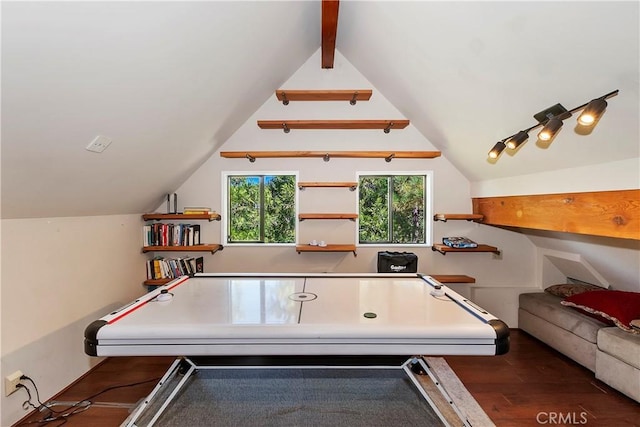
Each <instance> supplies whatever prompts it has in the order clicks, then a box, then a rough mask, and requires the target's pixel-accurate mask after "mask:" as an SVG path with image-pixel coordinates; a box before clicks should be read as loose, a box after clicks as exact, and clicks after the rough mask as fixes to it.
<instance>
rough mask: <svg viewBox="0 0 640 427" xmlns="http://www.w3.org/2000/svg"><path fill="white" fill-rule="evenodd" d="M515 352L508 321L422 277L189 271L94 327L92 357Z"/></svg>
mask: <svg viewBox="0 0 640 427" xmlns="http://www.w3.org/2000/svg"><path fill="white" fill-rule="evenodd" d="M437 288H440V289H439V292H437V293H436V294H435V295H434V294H433V291H434V290H436V289H437ZM508 350H509V328H508V326H507V325H506V324H505V323H504V322H502V321H501V320H499V319H497V318H496V317H495V316H493V315H491V314H490V313H488V312H487V311H486V310H484V309H482V308H481V307H478V306H477V305H475V304H474V303H472V302H471V301H469V300H467V299H466V298H464V297H463V296H461V295H459V294H458V293H456V292H454V291H453V290H451V289H449V288H447V287H446V286H444V285H442V284H441V283H439V282H438V281H436V280H435V279H433V278H432V277H430V276H423V275H420V274H393V273H392V274H307V273H295V274H262V273H260V274H239V273H228V274H197V275H195V276H193V277H186V276H185V277H181V278H179V279H176V280H174V281H172V282H170V283H168V284H166V285H164V286H161V287H159V288H157V289H155V290H154V291H152V292H149V293H148V294H146V295H144V296H142V297H141V298H138V299H136V300H135V301H133V302H131V303H130V304H127V305H125V306H124V307H121V308H119V309H117V310H115V311H113V312H111V313H109V314H108V315H106V316H104V317H102V318H100V319H98V320H95V321H94V322H92V323H91V324H90V325H89V326H88V327H87V328H86V330H85V352H86V353H87V354H88V355H91V356H159V355H163V356H297V355H300V356H304V355H314V356H322V355H334V356H341V355H342V356H344V355H350V356H363V355H380V356H384V355H395V356H409V355H496V354H504V353H506V352H507V351H508Z"/></svg>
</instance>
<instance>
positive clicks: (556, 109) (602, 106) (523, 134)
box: [489, 90, 618, 159]
mask: <svg viewBox="0 0 640 427" xmlns="http://www.w3.org/2000/svg"><path fill="white" fill-rule="evenodd" d="M617 94H618V90H614V91H613V92H610V93H608V94H606V95H603V96H601V97H600V98H596V99H592V100H591V101H590V102H588V103H586V104H582V105H580V106H578V107H576V108H574V109H572V110H567V109H566V108H564V107H563V106H562V105H561V104H556V105H553V106H551V107H549V108H547V109H545V110H542V111H540V112H539V113H537V114H534V115H533V118H534V119H536V120H537V121H538V123H537V124H535V125H533V126H531V127H530V128H527V129H524V130H521V131H519V132H518V133H516V134H514V135H511V136H509V137H507V138H504V139H502V140H500V141H498V142H497V143H496V144H495V145H494V146H493V148H492V149H491V151H489V158H490V159H497V158H498V157H499V156H500V154H501V153H502V152H503V151H504V149H505V148H508V149H509V150H516V149H517V148H518V147H520V146H521V145H522V144H524V143H525V141H526V140H527V139H528V138H529V132H531V131H532V130H534V129H536V128H539V127H542V129H541V130H540V132H539V133H538V139H539V140H540V141H545V142H547V141H551V140H552V139H553V138H554V137H555V136H556V135H557V134H558V132H559V131H560V129H561V128H562V125H563V120H566V119H568V118H569V117H571V115H572V114H573V113H575V112H577V111H580V110H582V113H581V114H580V116H579V117H578V124H579V125H580V126H585V127H590V126H594V125H595V124H596V123H598V120H600V117H602V115H603V114H604V111H605V110H606V108H607V101H606V99H608V98H611V97H613V96H616V95H617Z"/></svg>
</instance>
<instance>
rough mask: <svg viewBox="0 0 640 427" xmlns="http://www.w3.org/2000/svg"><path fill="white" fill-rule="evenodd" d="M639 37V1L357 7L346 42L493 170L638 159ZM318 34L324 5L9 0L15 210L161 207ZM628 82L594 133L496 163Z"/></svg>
mask: <svg viewBox="0 0 640 427" xmlns="http://www.w3.org/2000/svg"><path fill="white" fill-rule="evenodd" d="M639 34H640V25H639V4H638V2H520V1H514V2H484V1H483V2H456V1H450V2H435V1H433V2H432V1H422V2H420V1H410V2H383V1H342V2H341V3H340V9H339V20H338V31H337V38H336V48H337V50H338V51H340V53H341V54H342V55H344V56H345V57H346V59H347V60H348V61H349V62H351V63H352V64H353V65H354V66H355V67H356V68H357V69H358V70H359V71H360V72H361V73H362V74H363V75H364V76H365V77H366V78H367V79H368V80H369V81H370V82H371V83H372V85H373V86H374V87H375V88H376V89H377V90H378V91H379V92H381V93H382V94H383V95H384V96H385V97H386V98H387V99H388V100H389V101H391V102H392V103H393V104H394V105H395V106H396V107H397V108H398V109H399V110H400V111H401V112H402V113H403V114H404V115H405V117H406V118H408V119H410V120H411V123H412V125H413V126H415V127H416V128H417V129H418V130H419V131H420V132H421V133H422V134H423V135H425V137H427V139H429V140H430V141H431V142H432V143H433V144H434V145H435V146H436V147H438V148H439V149H440V150H442V152H443V155H444V156H445V157H446V158H447V159H449V160H450V161H451V162H453V164H454V165H456V166H457V167H458V168H459V169H460V171H461V172H462V173H463V174H465V175H466V176H467V178H468V179H469V180H470V181H483V180H490V179H494V178H501V177H510V176H516V175H523V174H531V173H537V172H543V171H548V170H555V169H565V168H571V167H577V166H588V165H594V164H597V163H602V162H614V161H616V160H622V159H634V158H639V157H640V153H639V152H640V145H639V141H640V135H639V127H640V124H639V117H640V110H639V104H640V100H639V86H640V82H639V76H640V66H639V51H640V46H639V38H640V36H639ZM320 43H321V5H320V2H319V1H291V2H286V1H284V2H280V1H256V2H243V1H232V2H221V1H211V2H2V147H1V155H2V170H1V173H2V175H1V179H2V182H1V183H2V217H3V218H17V217H47V216H76V215H99V214H117V213H140V212H143V211H146V210H149V209H153V208H154V207H156V206H157V204H158V203H159V200H160V197H161V195H162V194H165V193H167V192H171V191H173V190H174V189H175V188H177V187H178V186H179V185H180V184H181V183H182V182H183V181H184V180H185V179H186V178H187V177H188V176H189V175H190V174H191V173H192V172H193V171H194V170H195V169H197V167H198V166H199V165H201V164H202V162H204V161H205V160H206V159H207V157H208V156H210V155H211V154H212V153H213V152H215V150H217V149H218V148H219V147H220V146H221V145H222V144H223V143H224V141H225V140H226V139H227V138H228V137H229V136H230V135H232V134H233V132H234V131H235V130H236V129H237V128H238V127H239V126H240V125H241V124H243V123H244V122H245V121H246V120H247V119H248V118H249V117H250V116H251V114H252V113H253V112H254V111H255V110H256V109H257V108H258V107H259V106H260V105H262V104H263V103H264V102H265V100H267V99H268V98H269V97H270V96H273V92H274V90H275V89H277V88H278V87H279V86H280V85H281V84H282V83H283V82H285V81H286V80H287V79H288V78H289V77H290V76H291V75H292V74H293V73H294V72H295V71H296V70H297V69H298V68H299V67H300V66H301V65H302V64H303V63H304V62H305V61H306V60H307V59H308V58H309V57H310V56H311V55H312V54H313V53H314V52H316V51H317V50H318V49H319V48H320ZM320 66H321V64H318V67H320ZM328 72H330V71H328ZM300 89H313V88H300ZM615 89H619V90H620V94H619V95H618V96H616V97H614V98H612V99H610V100H609V107H608V110H607V112H606V113H605V116H604V117H603V119H602V120H601V122H600V123H599V124H598V126H597V128H596V129H595V130H594V131H593V132H592V134H590V135H588V136H582V135H578V134H577V133H576V132H575V131H574V123H575V122H573V120H571V121H567V123H566V124H565V127H564V129H563V130H562V131H561V134H560V135H559V136H558V138H557V139H556V140H555V141H554V142H553V143H552V144H551V145H550V146H549V147H547V148H539V147H537V146H536V141H535V139H536V138H535V133H532V135H531V138H530V140H529V142H527V143H526V144H525V145H524V146H522V147H521V148H520V150H519V153H517V154H513V153H507V152H505V153H503V155H502V156H501V158H500V159H499V160H498V161H497V162H495V163H491V162H489V161H488V160H487V152H488V150H489V149H490V148H491V147H492V146H493V144H494V143H495V142H496V141H498V140H499V139H502V138H504V137H507V136H509V135H511V134H514V133H515V132H517V131H518V130H520V129H523V128H527V127H530V126H532V125H533V124H535V120H534V119H533V117H532V116H533V114H535V113H537V112H539V111H541V110H543V109H545V108H546V107H549V106H551V105H553V104H556V103H558V102H560V103H562V104H563V105H564V106H565V107H566V108H569V109H570V108H573V107H576V106H578V105H581V104H583V103H585V102H587V101H589V100H590V99H592V98H596V97H599V96H601V95H604V94H605V93H608V92H610V91H613V90H615ZM96 135H105V136H108V137H109V138H111V139H112V140H113V141H114V142H113V144H112V146H110V147H109V148H108V150H107V151H105V153H103V154H101V155H96V154H94V153H90V152H88V151H86V150H85V146H86V145H87V144H88V143H89V142H90V141H91V140H92V139H93V138H94V137H95V136H96Z"/></svg>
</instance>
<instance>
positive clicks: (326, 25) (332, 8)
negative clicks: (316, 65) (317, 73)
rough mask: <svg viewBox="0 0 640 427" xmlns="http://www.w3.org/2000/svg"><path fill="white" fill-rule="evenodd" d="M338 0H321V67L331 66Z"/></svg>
mask: <svg viewBox="0 0 640 427" xmlns="http://www.w3.org/2000/svg"><path fill="white" fill-rule="evenodd" d="M339 6H340V1H339V0H322V68H333V57H334V54H335V50H336V34H337V33H338V8H339Z"/></svg>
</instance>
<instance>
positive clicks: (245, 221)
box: [228, 176, 260, 242]
mask: <svg viewBox="0 0 640 427" xmlns="http://www.w3.org/2000/svg"><path fill="white" fill-rule="evenodd" d="M228 189H229V190H228V191H229V230H228V235H229V241H230V242H256V241H260V178H259V177H255V176H232V177H229V185H228Z"/></svg>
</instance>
